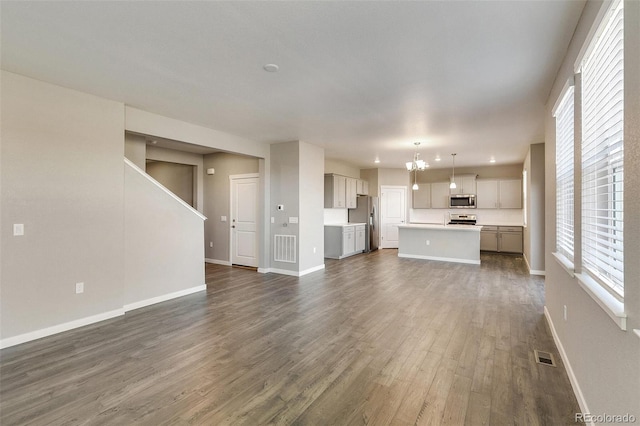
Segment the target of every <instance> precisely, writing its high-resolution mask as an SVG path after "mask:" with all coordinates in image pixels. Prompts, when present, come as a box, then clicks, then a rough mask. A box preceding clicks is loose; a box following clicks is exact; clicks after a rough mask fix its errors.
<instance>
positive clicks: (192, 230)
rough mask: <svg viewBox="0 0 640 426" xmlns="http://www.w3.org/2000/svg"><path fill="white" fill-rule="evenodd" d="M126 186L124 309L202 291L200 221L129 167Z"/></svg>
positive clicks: (202, 257) (201, 237) (125, 177)
mask: <svg viewBox="0 0 640 426" xmlns="http://www.w3.org/2000/svg"><path fill="white" fill-rule="evenodd" d="M124 185H125V186H124V187H125V191H124V195H125V198H124V207H125V209H124V219H125V220H124V224H125V232H124V258H125V274H124V277H125V286H124V288H125V298H124V299H125V300H124V301H125V306H131V305H133V306H137V305H139V304H142V305H146V304H148V303H145V301H149V300H152V299H154V298H158V297H163V296H165V295H168V294H173V293H179V292H182V293H185V292H187V293H188V292H192V291H197V290H203V289H204V286H205V280H204V248H203V245H202V239H203V235H204V219H203V217H202V216H200V215H199V214H198V213H197V212H196V211H195V210H193V209H191V208H189V207H187V206H186V205H185V204H183V203H181V202H178V201H177V200H175V199H174V198H173V197H172V196H171V195H169V194H167V193H166V192H165V191H164V190H162V189H161V188H160V187H159V186H158V185H157V184H156V183H153V182H152V181H151V179H149V177H148V176H147V175H146V174H144V173H142V172H141V171H139V170H136V169H135V168H133V167H131V166H129V165H125V170H124Z"/></svg>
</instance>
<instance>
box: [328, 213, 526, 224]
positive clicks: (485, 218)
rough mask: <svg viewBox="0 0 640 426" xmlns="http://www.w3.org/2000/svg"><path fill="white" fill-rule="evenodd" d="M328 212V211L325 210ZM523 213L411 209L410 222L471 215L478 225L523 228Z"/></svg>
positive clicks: (443, 219) (424, 221) (435, 221)
mask: <svg viewBox="0 0 640 426" xmlns="http://www.w3.org/2000/svg"><path fill="white" fill-rule="evenodd" d="M326 211H327V209H325V212H326ZM523 212H524V210H522V209H451V210H445V209H410V210H409V222H412V223H447V222H449V213H462V214H464V213H469V214H475V215H476V216H477V217H478V225H511V226H522V225H523V223H524V219H523ZM325 220H326V215H325ZM325 223H326V222H325Z"/></svg>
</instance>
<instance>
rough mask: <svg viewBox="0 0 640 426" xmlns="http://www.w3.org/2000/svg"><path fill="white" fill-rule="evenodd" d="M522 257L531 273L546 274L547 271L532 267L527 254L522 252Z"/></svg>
mask: <svg viewBox="0 0 640 426" xmlns="http://www.w3.org/2000/svg"><path fill="white" fill-rule="evenodd" d="M522 258H523V259H524V263H525V264H526V265H527V271H529V275H541V276H543V277H544V276H545V275H546V272H545V271H543V270H538V269H531V265H529V259H527V255H526V254H524V253H522Z"/></svg>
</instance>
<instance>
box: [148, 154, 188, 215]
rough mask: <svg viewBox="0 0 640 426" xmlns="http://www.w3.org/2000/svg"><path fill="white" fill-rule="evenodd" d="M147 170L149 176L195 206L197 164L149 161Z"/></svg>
mask: <svg viewBox="0 0 640 426" xmlns="http://www.w3.org/2000/svg"><path fill="white" fill-rule="evenodd" d="M146 171H147V174H149V176H151V177H152V178H154V179H155V180H157V181H158V182H159V183H161V184H162V185H163V186H164V187H165V188H167V189H168V190H169V191H171V192H173V193H174V194H175V195H177V196H178V197H180V198H181V199H182V200H183V201H184V202H185V203H187V204H189V205H190V206H192V207H195V203H194V196H193V195H194V189H195V187H194V180H195V178H196V175H195V166H190V165H188V164H176V163H167V162H165V161H149V162H147V170H146Z"/></svg>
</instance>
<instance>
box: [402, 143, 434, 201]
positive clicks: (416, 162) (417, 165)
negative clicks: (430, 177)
mask: <svg viewBox="0 0 640 426" xmlns="http://www.w3.org/2000/svg"><path fill="white" fill-rule="evenodd" d="M413 144H414V145H415V146H416V152H415V154H413V161H407V163H406V166H407V171H408V172H409V173H411V172H413V186H412V187H411V189H413V190H414V191H416V190H418V179H417V178H418V170H420V171H422V170H424V169H426V168H427V167H429V164H427V163H425V162H424V160H421V159H420V153H419V152H418V147H419V146H420V142H414V143H413Z"/></svg>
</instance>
